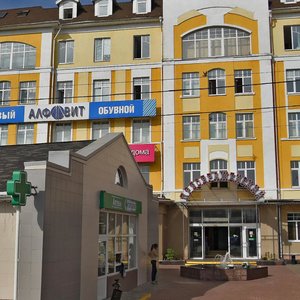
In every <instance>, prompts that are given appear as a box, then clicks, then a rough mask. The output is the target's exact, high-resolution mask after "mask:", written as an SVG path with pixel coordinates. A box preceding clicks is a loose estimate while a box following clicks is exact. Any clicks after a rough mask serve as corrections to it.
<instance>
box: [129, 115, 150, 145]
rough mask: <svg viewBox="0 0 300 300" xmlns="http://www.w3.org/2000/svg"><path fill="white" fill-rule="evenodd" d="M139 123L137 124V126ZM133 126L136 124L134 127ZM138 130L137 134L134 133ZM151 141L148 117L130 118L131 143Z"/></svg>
mask: <svg viewBox="0 0 300 300" xmlns="http://www.w3.org/2000/svg"><path fill="white" fill-rule="evenodd" d="M138 125H139V126H138ZM135 126H138V127H137V128H135ZM136 131H138V134H137V133H135V132H136ZM150 142H151V121H150V119H133V120H132V143H133V144H147V143H150Z"/></svg>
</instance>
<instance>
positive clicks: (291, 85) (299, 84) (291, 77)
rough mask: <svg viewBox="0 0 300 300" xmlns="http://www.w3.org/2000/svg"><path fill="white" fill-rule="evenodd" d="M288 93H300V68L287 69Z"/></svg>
mask: <svg viewBox="0 0 300 300" xmlns="http://www.w3.org/2000/svg"><path fill="white" fill-rule="evenodd" d="M286 87H287V93H288V94H293V93H300V69H297V70H287V71H286Z"/></svg>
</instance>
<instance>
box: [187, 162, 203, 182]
mask: <svg viewBox="0 0 300 300" xmlns="http://www.w3.org/2000/svg"><path fill="white" fill-rule="evenodd" d="M199 177H200V163H184V164H183V186H184V187H187V186H188V185H189V184H190V182H191V181H194V180H195V179H197V178H199Z"/></svg>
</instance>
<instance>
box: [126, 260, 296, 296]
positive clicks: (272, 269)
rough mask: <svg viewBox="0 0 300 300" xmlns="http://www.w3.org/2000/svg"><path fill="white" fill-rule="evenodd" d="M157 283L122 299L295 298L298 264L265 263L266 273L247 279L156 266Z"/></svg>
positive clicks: (137, 289) (140, 288)
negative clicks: (200, 276)
mask: <svg viewBox="0 0 300 300" xmlns="http://www.w3.org/2000/svg"><path fill="white" fill-rule="evenodd" d="M158 282H159V283H158V285H152V284H151V283H147V284H144V285H143V286H140V287H137V288H136V289H134V290H132V291H130V292H127V293H123V295H122V300H140V299H143V300H148V299H151V300H199V299H201V300H299V299H300V265H287V266H269V276H268V277H267V278H263V279H257V280H250V281H226V282H222V281H198V280H193V279H188V278H182V277H180V276H179V268H173V269H160V270H159V276H158Z"/></svg>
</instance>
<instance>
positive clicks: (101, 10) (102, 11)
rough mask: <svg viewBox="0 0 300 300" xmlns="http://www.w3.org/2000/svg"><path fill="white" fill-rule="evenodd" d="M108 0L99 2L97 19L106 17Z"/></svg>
mask: <svg viewBox="0 0 300 300" xmlns="http://www.w3.org/2000/svg"><path fill="white" fill-rule="evenodd" d="M108 3H109V2H108V0H99V4H98V17H106V16H108Z"/></svg>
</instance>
